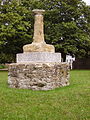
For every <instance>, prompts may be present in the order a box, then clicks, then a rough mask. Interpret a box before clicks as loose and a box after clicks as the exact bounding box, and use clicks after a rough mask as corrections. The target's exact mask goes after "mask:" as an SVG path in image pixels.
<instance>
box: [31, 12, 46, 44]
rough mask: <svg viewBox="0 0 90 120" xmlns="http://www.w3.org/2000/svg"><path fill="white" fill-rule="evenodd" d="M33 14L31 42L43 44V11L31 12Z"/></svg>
mask: <svg viewBox="0 0 90 120" xmlns="http://www.w3.org/2000/svg"><path fill="white" fill-rule="evenodd" d="M33 12H34V13H35V23H34V36H33V42H36V43H43V42H45V41H44V30H43V29H44V28H43V13H44V12H45V10H33Z"/></svg>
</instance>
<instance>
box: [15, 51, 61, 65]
mask: <svg viewBox="0 0 90 120" xmlns="http://www.w3.org/2000/svg"><path fill="white" fill-rule="evenodd" d="M16 62H17V63H25V62H61V53H50V52H31V53H19V54H17V56H16Z"/></svg>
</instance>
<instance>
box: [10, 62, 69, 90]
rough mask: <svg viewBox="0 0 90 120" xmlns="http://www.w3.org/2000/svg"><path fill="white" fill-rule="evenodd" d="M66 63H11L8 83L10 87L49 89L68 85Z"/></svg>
mask: <svg viewBox="0 0 90 120" xmlns="http://www.w3.org/2000/svg"><path fill="white" fill-rule="evenodd" d="M68 80H69V66H68V64H67V63H23V64H21V63H13V64H10V65H9V74H8V84H9V86H10V87H12V88H23V89H32V90H51V89H54V88H58V87H61V86H67V85H69V81H68Z"/></svg>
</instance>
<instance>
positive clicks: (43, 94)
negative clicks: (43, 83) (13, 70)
mask: <svg viewBox="0 0 90 120" xmlns="http://www.w3.org/2000/svg"><path fill="white" fill-rule="evenodd" d="M7 74H8V73H7V72H0V120H90V96H89V95H90V70H75V71H71V72H70V74H71V77H70V85H69V86H67V87H62V88H58V89H55V90H50V91H32V90H24V89H13V88H9V87H8V85H7V79H8V78H7Z"/></svg>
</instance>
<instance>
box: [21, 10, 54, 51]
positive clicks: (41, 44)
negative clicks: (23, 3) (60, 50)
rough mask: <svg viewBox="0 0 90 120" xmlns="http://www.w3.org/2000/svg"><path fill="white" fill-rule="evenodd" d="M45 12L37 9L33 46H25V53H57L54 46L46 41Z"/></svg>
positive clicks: (34, 11) (35, 11)
mask: <svg viewBox="0 0 90 120" xmlns="http://www.w3.org/2000/svg"><path fill="white" fill-rule="evenodd" d="M44 12H45V10H41V9H35V10H33V13H34V14H35V23H34V36H33V42H32V44H27V45H24V46H23V52H24V53H26V52H52V53H54V52H55V48H54V46H53V45H49V44H46V43H45V41H44V25H43V13H44Z"/></svg>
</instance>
